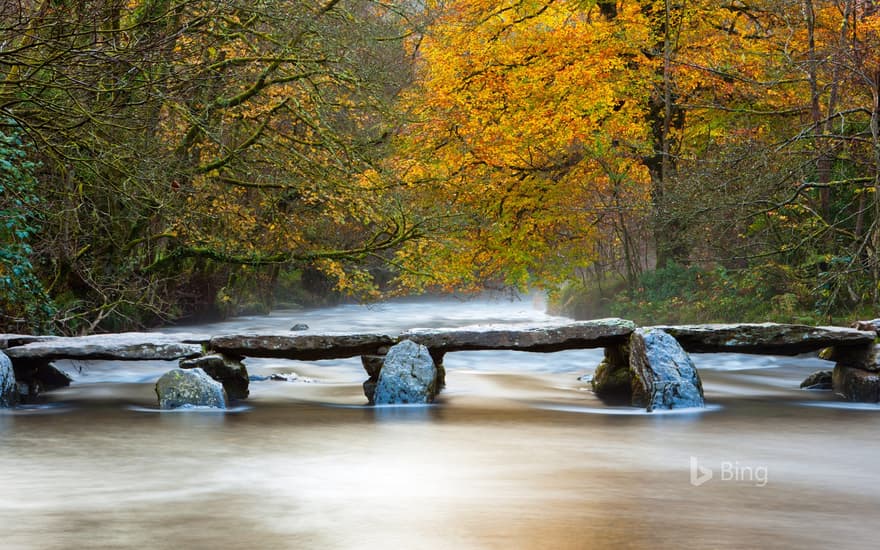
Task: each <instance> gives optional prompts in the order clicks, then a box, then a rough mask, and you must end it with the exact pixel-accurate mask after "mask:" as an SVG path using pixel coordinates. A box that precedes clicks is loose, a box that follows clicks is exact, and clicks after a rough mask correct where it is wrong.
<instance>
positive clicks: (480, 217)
mask: <svg viewBox="0 0 880 550" xmlns="http://www.w3.org/2000/svg"><path fill="white" fill-rule="evenodd" d="M431 8H432V9H434V10H436V11H435V14H436V18H435V19H434V22H433V24H432V25H430V27H429V28H428V29H427V31H426V32H425V33H424V35H423V37H422V38H421V40H420V41H419V42H418V49H417V51H415V52H414V53H415V56H416V58H417V61H418V70H417V83H416V85H415V86H414V87H413V88H412V89H410V90H409V91H408V93H407V95H406V97H405V100H404V105H405V108H406V110H407V114H408V116H409V123H408V124H406V125H405V126H403V127H402V129H401V131H400V132H399V134H398V141H397V143H396V145H397V149H396V153H395V155H394V158H393V160H392V162H391V163H390V167H389V168H388V169H387V170H386V172H385V173H384V174H383V175H384V176H385V177H387V178H391V179H393V178H396V180H398V181H400V182H402V183H403V185H404V189H405V193H406V197H407V199H406V200H407V201H409V202H411V203H414V204H421V208H422V210H423V212H424V215H425V216H426V217H430V218H432V219H435V220H443V223H442V231H435V232H433V233H431V234H430V238H429V239H425V240H422V241H419V242H415V243H412V245H411V246H408V247H406V248H405V249H404V251H402V252H401V253H400V254H399V255H398V258H397V259H398V262H399V264H400V266H401V267H402V269H403V276H402V281H403V282H404V283H406V284H407V285H410V286H420V285H424V286H439V287H450V286H455V285H459V284H463V285H465V286H467V285H471V286H479V285H482V284H486V283H487V282H494V283H504V284H509V285H515V286H524V285H527V284H529V283H532V282H534V281H536V280H544V281H553V280H557V281H558V280H560V279H561V278H565V277H566V276H571V274H572V273H574V271H575V270H576V269H578V268H585V267H588V266H590V265H593V264H594V263H595V262H597V261H600V260H601V259H604V260H606V261H609V262H611V260H613V264H614V265H613V266H609V267H618V268H620V269H621V270H622V271H623V272H625V273H626V274H627V275H628V276H629V277H630V278H634V277H635V275H636V273H637V272H638V271H639V269H640V267H641V265H642V262H641V261H640V260H639V259H638V256H639V255H640V250H641V246H640V243H641V241H643V239H644V235H643V234H641V233H640V232H639V231H638V230H637V229H636V228H640V227H641V225H640V223H639V222H638V220H641V219H642V218H643V217H644V216H645V214H646V212H645V205H646V204H647V203H646V197H647V194H648V192H649V190H648V185H647V183H648V180H649V174H648V171H647V170H646V167H645V165H644V163H643V162H642V161H641V159H642V158H644V156H645V155H646V154H647V151H648V148H649V147H650V136H649V130H648V129H647V128H646V125H645V124H644V121H645V120H646V119H647V99H648V95H649V94H650V92H651V90H652V87H653V79H654V77H655V74H656V63H657V62H656V60H652V59H651V58H649V57H648V56H646V54H645V47H644V46H645V44H646V43H648V42H650V37H649V36H648V35H647V33H648V30H649V25H648V24H647V20H646V18H645V14H644V13H643V11H642V9H641V8H640V6H639V5H638V4H637V3H624V4H621V5H617V6H612V5H611V4H610V3H607V2H603V3H583V2H539V1H535V2H532V1H507V2H501V3H497V2H457V1H453V2H448V3H442V4H435V5H432V6H431ZM612 8H613V9H612ZM444 218H445V219H444ZM606 241H614V242H615V243H617V244H616V246H614V247H613V250H614V256H615V257H614V258H612V257H610V256H605V255H604V254H603V256H604V258H600V254H599V252H600V250H601V246H602V243H603V242H606Z"/></svg>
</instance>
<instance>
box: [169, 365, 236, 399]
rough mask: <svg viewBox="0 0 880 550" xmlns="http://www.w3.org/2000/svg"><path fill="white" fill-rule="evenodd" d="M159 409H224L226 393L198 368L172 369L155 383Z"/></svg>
mask: <svg viewBox="0 0 880 550" xmlns="http://www.w3.org/2000/svg"><path fill="white" fill-rule="evenodd" d="M156 395H157V396H158V397H159V408H161V409H176V408H178V407H183V406H194V407H217V408H220V409H224V408H226V391H225V390H224V389H223V384H221V383H220V382H217V381H216V380H214V379H213V378H211V377H210V376H208V373H206V372H205V371H203V370H202V369H200V368H193V369H174V370H171V371H168V372H166V373H165V374H163V375H162V377H161V378H159V381H158V382H156Z"/></svg>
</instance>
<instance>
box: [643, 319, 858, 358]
mask: <svg viewBox="0 0 880 550" xmlns="http://www.w3.org/2000/svg"><path fill="white" fill-rule="evenodd" d="M650 328H656V329H660V330H663V331H664V332H666V333H668V334H670V335H672V336H674V337H675V339H676V340H678V342H679V344H681V346H682V347H683V348H684V349H685V350H686V351H688V352H692V353H693V352H697V353H712V352H732V353H758V354H772V355H798V354H801V353H806V352H810V351H817V350H820V349H822V348H826V347H829V346H865V345H869V344H871V343H873V342H874V338H875V337H876V333H874V332H871V331H861V330H856V329H853V328H845V327H812V326H807V325H784V324H778V323H740V324H719V325H677V326H666V325H662V326H656V327H650Z"/></svg>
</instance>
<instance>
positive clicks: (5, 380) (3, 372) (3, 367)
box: [0, 351, 18, 408]
mask: <svg viewBox="0 0 880 550" xmlns="http://www.w3.org/2000/svg"><path fill="white" fill-rule="evenodd" d="M17 404H18V384H16V382H15V370H13V368H12V361H10V360H9V357H6V354H5V353H3V352H2V351H0V408H7V407H14V406H16V405H17Z"/></svg>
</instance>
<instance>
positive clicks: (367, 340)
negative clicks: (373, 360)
mask: <svg viewBox="0 0 880 550" xmlns="http://www.w3.org/2000/svg"><path fill="white" fill-rule="evenodd" d="M396 341H397V339H396V337H394V336H391V335H388V334H332V333H328V334H290V333H277V334H227V335H222V336H215V337H214V338H211V340H210V343H209V344H208V347H209V349H211V350H212V351H216V352H219V353H223V354H226V355H230V356H238V357H278V358H284V359H299V360H301V361H314V360H319V359H344V358H346V357H356V356H358V355H373V354H376V353H378V351H379V349H381V348H383V347H385V346H389V345H392V344H394V343H395V342H396Z"/></svg>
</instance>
